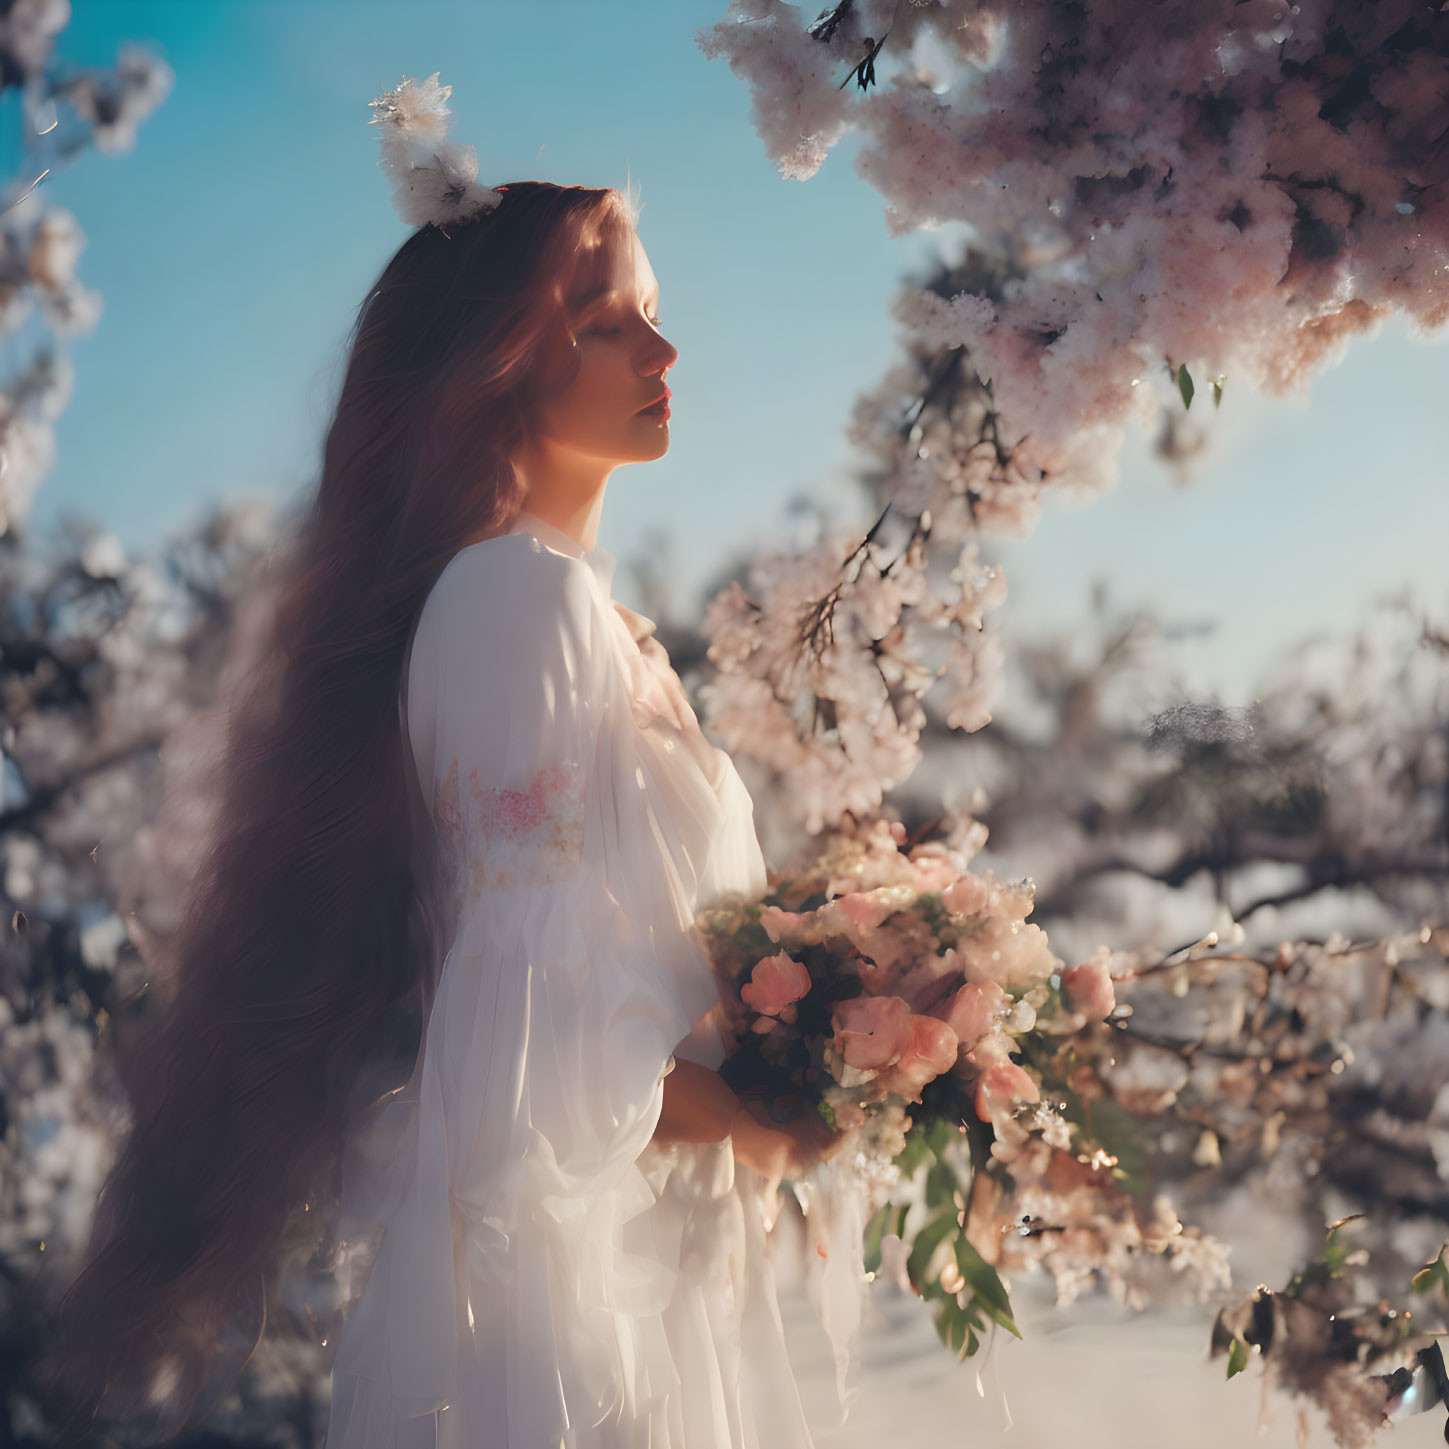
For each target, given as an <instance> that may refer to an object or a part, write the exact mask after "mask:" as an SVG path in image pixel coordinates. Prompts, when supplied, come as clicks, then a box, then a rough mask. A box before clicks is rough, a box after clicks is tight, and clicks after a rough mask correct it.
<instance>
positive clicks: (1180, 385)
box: [1177, 363, 1196, 408]
mask: <svg viewBox="0 0 1449 1449" xmlns="http://www.w3.org/2000/svg"><path fill="white" fill-rule="evenodd" d="M1177 390H1178V392H1180V393H1181V394H1182V405H1183V407H1185V408H1190V407H1191V406H1192V395H1193V393H1194V392H1195V391H1196V389H1195V388H1194V387H1193V385H1192V374H1191V373H1190V372H1188V370H1187V364H1186V363H1184V364H1183V365H1182V366H1181V367H1179V368H1178V369H1177Z"/></svg>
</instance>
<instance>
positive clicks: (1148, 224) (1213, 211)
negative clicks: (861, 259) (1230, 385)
mask: <svg viewBox="0 0 1449 1449" xmlns="http://www.w3.org/2000/svg"><path fill="white" fill-rule="evenodd" d="M803 20H804V12H802V11H801V10H800V9H799V8H797V7H796V6H793V5H786V4H782V3H779V0H732V3H731V4H730V5H729V7H728V10H727V12H726V16H725V18H724V19H723V20H722V21H721V22H720V23H718V24H716V25H715V26H713V27H711V29H710V30H709V32H708V33H704V34H701V35H700V37H699V38H698V39H699V44H700V45H701V47H702V48H703V49H704V51H705V54H706V55H708V56H711V57H718V56H723V57H726V58H728V60H729V63H730V66H731V68H732V69H733V70H734V72H735V73H736V74H737V75H739V76H741V77H742V78H743V79H744V80H745V81H746V83H747V84H748V85H749V87H750V90H751V95H752V99H753V103H754V109H753V119H754V122H755V125H756V128H757V130H758V131H759V133H760V136H761V139H762V140H763V141H764V143H765V146H766V148H767V150H768V152H769V154H770V156H771V157H772V158H773V159H774V160H775V161H776V162H777V164H778V165H779V167H780V170H781V173H782V174H783V175H785V176H787V177H792V178H795V179H799V180H805V179H807V178H808V177H810V176H812V175H813V174H814V173H815V171H816V170H817V169H818V168H819V166H820V165H821V164H822V163H823V161H824V158H825V155H826V153H827V152H828V151H829V149H830V148H831V146H833V145H834V144H835V143H836V142H837V141H838V140H839V139H840V137H841V136H842V135H844V134H845V132H846V131H847V130H849V129H857V130H859V131H860V132H861V133H862V135H863V138H864V141H863V146H862V149H861V151H860V154H859V157H858V159H857V161H856V170H857V171H858V172H859V174H860V175H861V176H862V177H863V178H864V179H865V180H867V181H868V182H870V183H871V185H873V186H874V187H875V188H876V189H877V190H878V191H879V192H880V193H881V194H882V196H883V197H884V198H885V200H886V203H887V212H886V215H887V222H888V225H889V228H890V231H891V233H892V234H893V235H900V234H902V233H905V232H907V231H911V230H916V229H920V228H933V227H937V226H940V225H941V224H943V223H946V222H961V223H965V224H967V225H968V226H969V227H970V228H971V229H972V232H973V233H974V234H975V235H976V236H977V237H979V238H980V244H981V245H982V247H983V248H984V249H985V250H987V251H990V252H992V253H997V254H1000V255H1002V256H1003V257H1006V258H1008V259H1010V260H1011V261H1012V262H1013V263H1014V264H1015V267H1016V270H1017V271H1018V272H1019V275H1017V276H1015V277H1013V278H1011V279H1010V280H1008V281H1007V283H1006V284H1005V285H1004V286H1003V287H1001V288H1000V289H998V290H997V292H996V293H995V294H992V293H990V292H984V291H971V290H962V291H961V292H960V293H958V294H957V295H954V296H949V297H940V296H935V295H932V294H929V293H926V292H921V293H918V294H917V295H916V296H915V297H914V298H913V299H912V300H911V301H910V302H909V303H907V304H906V305H904V306H903V308H902V311H901V316H902V320H903V321H905V322H906V323H907V325H908V326H909V327H910V328H911V329H913V330H914V331H915V332H917V333H918V334H920V335H921V337H922V338H923V340H926V341H934V342H939V343H942V344H944V345H948V346H955V347H965V348H966V349H967V350H968V351H969V352H970V354H971V358H972V364H973V366H974V367H975V369H976V370H977V372H978V373H980V375H981V376H982V377H983V378H985V379H988V380H989V381H990V383H991V385H992V388H993V391H994V394H995V399H996V402H997V404H998V406H999V407H1000V408H1001V411H1002V413H1003V416H1004V417H1005V418H1007V419H1009V420H1010V422H1011V427H1010V429H1009V430H1008V434H1009V437H1010V438H1011V439H1013V440H1014V439H1016V438H1020V437H1024V436H1028V435H1030V436H1031V437H1033V438H1036V439H1039V440H1047V441H1050V442H1053V443H1070V442H1071V441H1072V440H1074V439H1075V437H1076V435H1077V434H1078V432H1079V431H1080V430H1081V429H1083V428H1095V427H1099V426H1101V425H1103V424H1113V423H1118V422H1121V421H1122V420H1124V419H1126V418H1127V417H1129V416H1130V415H1132V414H1134V413H1135V412H1138V411H1139V410H1141V409H1143V408H1146V409H1148V410H1150V408H1151V404H1150V403H1149V402H1148V401H1147V398H1146V390H1145V389H1143V388H1142V387H1141V386H1140V384H1142V383H1143V382H1144V381H1145V380H1146V379H1147V378H1148V377H1149V376H1150V375H1151V374H1153V373H1155V372H1156V371H1157V370H1159V369H1160V368H1161V367H1162V365H1163V364H1164V362H1167V363H1170V364H1172V365H1173V366H1174V367H1177V366H1181V365H1184V364H1186V365H1188V366H1190V367H1191V368H1192V370H1193V371H1194V372H1196V373H1197V374H1198V375H1199V376H1200V377H1202V378H1205V379H1212V378H1217V377H1221V376H1224V375H1227V376H1231V377H1233V378H1234V380H1235V381H1236V380H1238V379H1241V381H1242V382H1243V383H1245V384H1250V385H1253V386H1264V387H1269V388H1274V389H1281V388H1286V387H1289V386H1292V385H1295V384H1297V383H1300V382H1301V381H1303V380H1304V379H1305V378H1306V377H1307V375H1308V374H1309V373H1311V372H1312V371H1313V370H1314V369H1316V368H1317V367H1319V366H1320V365H1322V364H1323V363H1324V362H1325V361H1326V360H1328V359H1329V358H1331V357H1332V356H1334V355H1336V354H1337V353H1338V352H1339V351H1341V348H1342V345H1343V342H1344V340H1345V339H1346V338H1347V337H1348V336H1349V335H1350V334H1352V333H1354V332H1357V331H1360V330H1362V329H1364V328H1365V327H1368V326H1371V325H1372V324H1373V323H1375V322H1376V321H1378V320H1379V319H1380V318H1382V317H1384V316H1386V315H1387V314H1388V313H1389V312H1391V311H1393V310H1395V309H1400V310H1402V311H1404V312H1405V313H1407V314H1408V315H1409V316H1410V317H1411V318H1412V319H1414V321H1416V322H1417V323H1418V324H1419V325H1421V326H1422V327H1424V328H1426V329H1428V328H1436V327H1438V326H1440V325H1442V323H1443V322H1444V321H1445V319H1446V317H1449V198H1445V197H1444V196H1443V194H1442V186H1441V185H1439V184H1438V183H1439V182H1440V181H1441V179H1442V144H1443V142H1442V134H1443V96H1444V92H1445V87H1446V84H1449V57H1446V53H1445V47H1444V38H1445V33H1446V26H1449V19H1446V17H1445V16H1444V15H1443V14H1442V13H1441V12H1439V11H1438V10H1437V8H1429V7H1424V6H1421V5H1418V4H1416V3H1413V0H1386V3H1381V4H1376V5H1372V6H1363V5H1353V4H1341V3H1340V4H1336V3H1333V0H1308V3H1299V4H1291V5H1290V4H1281V3H1278V0H1247V3H1243V0H1208V3H1188V0H1166V3H1155V4H1151V5H1144V4H1142V3H1141V0H1091V3H1088V4H1085V5H1080V6H1074V7H1070V8H1062V7H1057V6H1050V5H1040V6H1020V5H1014V4H1007V3H1004V0H908V3H896V0H842V3H840V4H837V5H835V6H834V7H832V8H830V9H828V10H827V11H826V12H824V13H823V14H822V15H821V16H820V18H819V19H818V20H817V21H816V22H815V23H814V24H813V25H805V24H803V23H802V22H803ZM872 55H874V59H873V60H872V64H871V70H870V71H869V72H866V71H865V69H864V62H865V61H866V59H867V57H870V56H872ZM888 61H890V62H891V63H892V67H893V68H892V69H891V73H890V75H889V80H888V83H886V84H880V83H876V85H875V87H874V89H873V90H872V89H870V86H869V83H870V82H871V81H872V80H874V74H873V71H874V64H875V63H877V62H878V63H879V64H880V65H881V67H882V68H883V70H884V69H885V68H886V66H887V62H888ZM852 79H854V81H855V83H856V88H858V91H859V93H856V89H853V88H852V87H851V86H850V85H848V84H847V85H844V86H842V82H843V81H846V82H848V81H850V80H852ZM1139 394H1142V395H1141V396H1139Z"/></svg>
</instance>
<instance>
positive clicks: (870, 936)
mask: <svg viewBox="0 0 1449 1449" xmlns="http://www.w3.org/2000/svg"><path fill="white" fill-rule="evenodd" d="M769 885H770V888H769V890H768V891H767V893H766V894H765V896H764V897H763V898H762V899H761V900H759V901H752V902H740V903H735V904H731V905H727V906H722V907H720V908H718V909H715V910H711V911H706V912H704V913H703V914H702V915H701V917H700V928H701V933H702V936H703V939H704V941H705V944H706V946H707V948H708V950H709V953H710V956H711V960H712V962H713V965H714V969H715V972H716V975H717V978H718V985H719V989H720V997H721V1001H722V1004H723V1012H724V1018H725V1026H724V1035H725V1044H726V1053H727V1055H726V1059H725V1061H724V1063H723V1065H722V1066H721V1068H720V1074H721V1076H723V1077H724V1079H725V1080H726V1081H727V1082H728V1083H729V1085H730V1086H731V1087H732V1088H733V1089H734V1090H735V1092H736V1093H737V1094H738V1095H739V1096H740V1097H741V1098H742V1099H743V1100H744V1101H746V1102H747V1103H759V1104H763V1107H764V1108H765V1110H766V1111H767V1112H768V1115H769V1116H770V1117H771V1118H772V1119H773V1120H774V1121H775V1122H777V1123H781V1124H783V1123H786V1122H789V1121H791V1120H792V1119H793V1120H798V1119H799V1118H800V1117H801V1115H802V1114H807V1113H817V1114H818V1115H819V1116H820V1118H822V1119H823V1121H824V1123H825V1124H826V1126H827V1127H828V1128H829V1129H832V1130H833V1131H834V1132H835V1133H838V1134H841V1140H837V1142H836V1148H837V1150H839V1149H840V1148H841V1147H843V1148H844V1149H845V1157H846V1160H847V1161H848V1162H850V1163H851V1165H852V1166H853V1168H854V1170H855V1171H856V1173H857V1177H858V1183H859V1189H860V1191H861V1193H862V1194H863V1195H864V1196H865V1198H866V1199H867V1202H866V1205H865V1213H866V1214H867V1215H868V1217H869V1221H868V1223H867V1227H866V1231H865V1236H864V1242H863V1245H862V1246H863V1252H862V1263H861V1267H862V1269H863V1273H864V1276H865V1277H867V1278H869V1277H873V1276H874V1275H875V1274H876V1273H877V1272H878V1271H880V1270H881V1269H882V1266H883V1264H887V1258H889V1262H888V1264H887V1268H888V1271H890V1272H891V1273H892V1274H893V1276H894V1277H895V1278H896V1280H897V1281H898V1282H899V1283H901V1284H902V1285H903V1286H909V1288H910V1289H911V1290H913V1291H914V1292H916V1293H918V1294H920V1295H921V1296H922V1297H924V1298H927V1299H929V1300H932V1301H933V1302H934V1305H935V1310H936V1311H935V1316H936V1325H937V1329H938V1332H939V1333H940V1335H941V1337H942V1339H943V1341H944V1342H946V1343H947V1344H948V1345H949V1346H950V1347H952V1348H953V1349H954V1350H955V1351H956V1353H957V1356H958V1359H964V1358H965V1357H967V1356H968V1355H969V1354H971V1353H973V1352H975V1350H976V1348H977V1347H978V1344H979V1335H980V1333H981V1331H982V1330H983V1329H984V1328H985V1326H986V1324H987V1322H988V1321H990V1322H994V1323H996V1324H999V1325H1001V1326H1002V1327H1004V1328H1006V1329H1007V1330H1009V1331H1010V1332H1012V1333H1017V1328H1016V1325H1015V1323H1014V1321H1013V1319H1012V1314H1011V1306H1010V1301H1009V1298H1008V1295H1007V1291H1006V1288H1005V1286H1004V1284H1003V1282H1002V1280H1001V1277H1000V1273H999V1272H998V1269H1003V1270H1004V1269H1007V1268H1011V1267H1016V1266H1025V1265H1028V1264H1030V1263H1035V1262H1044V1263H1045V1264H1046V1265H1047V1266H1048V1267H1050V1268H1051V1269H1052V1270H1053V1272H1054V1274H1055V1276H1056V1279H1057V1284H1058V1290H1059V1295H1060V1296H1061V1297H1062V1298H1063V1299H1068V1298H1070V1297H1072V1296H1075V1293H1076V1292H1077V1291H1078V1290H1079V1287H1080V1285H1081V1284H1082V1283H1084V1282H1085V1281H1087V1280H1089V1279H1090V1278H1091V1277H1092V1276H1093V1275H1094V1274H1095V1273H1097V1272H1098V1271H1099V1270H1101V1269H1103V1268H1106V1269H1107V1277H1108V1283H1109V1286H1111V1287H1113V1288H1114V1289H1116V1290H1117V1291H1118V1296H1119V1297H1123V1298H1124V1299H1126V1300H1130V1298H1131V1288H1130V1284H1129V1281H1128V1278H1129V1275H1128V1274H1127V1273H1125V1272H1124V1271H1123V1270H1124V1269H1125V1268H1126V1267H1127V1259H1128V1258H1129V1256H1130V1255H1136V1254H1139V1253H1140V1251H1141V1250H1145V1251H1146V1252H1147V1253H1149V1254H1153V1253H1156V1254H1163V1253H1174V1254H1178V1255H1182V1256H1184V1257H1188V1256H1191V1255H1192V1254H1193V1253H1194V1252H1196V1254H1197V1258H1198V1262H1197V1266H1198V1267H1200V1268H1202V1269H1204V1270H1205V1271H1204V1273H1203V1276H1204V1277H1205V1278H1207V1279H1209V1280H1211V1281H1212V1282H1214V1283H1223V1284H1225V1281H1226V1268H1225V1264H1224V1261H1223V1256H1222V1253H1221V1252H1220V1251H1218V1250H1217V1247H1216V1245H1215V1244H1212V1243H1211V1240H1206V1239H1200V1238H1199V1237H1198V1236H1197V1235H1196V1234H1195V1233H1193V1232H1192V1230H1191V1229H1186V1230H1185V1229H1184V1228H1183V1226H1182V1224H1181V1223H1179V1222H1178V1221H1177V1218H1176V1215H1175V1214H1174V1213H1173V1211H1172V1209H1171V1207H1170V1205H1169V1204H1168V1203H1167V1202H1166V1200H1165V1199H1163V1198H1157V1199H1156V1200H1154V1201H1152V1202H1149V1203H1146V1204H1143V1203H1141V1202H1139V1201H1138V1200H1137V1198H1138V1197H1140V1193H1139V1192H1138V1189H1139V1188H1140V1186H1141V1184H1140V1182H1138V1181H1137V1180H1136V1179H1135V1178H1134V1175H1133V1173H1134V1165H1135V1163H1134V1156H1133V1148H1134V1143H1133V1140H1132V1131H1131V1129H1130V1126H1129V1125H1127V1124H1126V1123H1124V1121H1123V1118H1124V1116H1125V1114H1122V1113H1120V1112H1116V1113H1113V1112H1111V1111H1110V1109H1111V1108H1112V1106H1113V1104H1112V1103H1111V1102H1110V1101H1106V1102H1102V1101H1101V1098H1102V1094H1101V1093H1100V1092H1099V1091H1096V1090H1094V1088H1093V1086H1092V1077H1093V1073H1092V1071H1091V1065H1090V1064H1091V1062H1092V1060H1093V1059H1094V1058H1095V1057H1096V1056H1098V1055H1100V1049H1101V1048H1102V1047H1103V1046H1106V1047H1107V1048H1110V1046H1111V1037H1112V1035H1113V1033H1112V1032H1111V1029H1110V1027H1109V1026H1108V1025H1106V1024H1105V1023H1106V1020H1107V1018H1109V1017H1111V1016H1112V1014H1113V1012H1114V1008H1115V1006H1116V1000H1115V990H1114V985H1113V977H1112V970H1111V967H1112V958H1111V955H1110V953H1109V952H1107V951H1106V949H1105V948H1103V949H1102V950H1099V951H1098V953H1097V954H1096V956H1094V957H1093V958H1092V959H1091V960H1089V961H1086V962H1083V963H1080V964H1078V965H1075V966H1073V967H1071V968H1070V969H1067V968H1066V967H1065V963H1064V962H1062V961H1061V960H1060V959H1058V958H1057V957H1056V956H1054V955H1053V954H1052V952H1051V950H1050V948H1049V946H1048V942H1047V937H1046V934H1045V932H1043V931H1042V930H1041V929H1040V928H1039V927H1038V926H1036V925H1034V924H1031V923H1029V922H1028V921H1027V919H1026V918H1027V917H1028V916H1029V915H1030V913H1031V909H1032V898H1033V889H1034V888H1033V885H1032V883H1031V881H1029V880H1026V881H1021V882H1014V883H1006V882H998V881H997V880H996V879H995V878H994V876H993V875H992V874H990V873H988V874H987V875H986V876H985V877H984V878H983V877H981V876H978V875H975V874H972V873H971V872H970V871H969V870H968V869H967V863H966V858H965V857H964V856H963V855H962V854H961V853H960V852H959V851H957V850H954V849H952V848H950V847H949V846H948V845H946V844H945V843H943V842H939V841H932V842H928V843H924V844H920V843H911V842H909V841H908V840H907V838H906V833H905V830H904V827H903V826H902V825H900V824H899V823H898V822H889V821H886V820H874V821H869V822H864V823H861V824H858V825H856V826H854V827H853V828H848V829H846V830H845V831H843V832H841V833H838V834H836V835H834V836H832V837H830V838H829V839H828V841H827V842H826V848H825V849H824V851H823V852H822V854H821V855H820V856H819V858H818V859H817V860H816V861H814V863H813V864H811V865H809V866H808V868H806V869H804V870H801V871H797V872H795V873H793V874H784V873H777V874H775V875H772V877H771V879H770V883H769ZM1018 1058H1019V1059H1020V1060H1018ZM1094 1102H1096V1103H1098V1104H1100V1106H1101V1107H1104V1108H1106V1109H1109V1110H1108V1111H1106V1112H1105V1114H1104V1119H1103V1120H1102V1121H1100V1122H1094V1121H1093V1110H1092V1109H1093V1105H1094ZM1118 1139H1120V1140H1118ZM1137 1156H1138V1157H1140V1152H1138V1153H1137ZM805 1188H806V1191H807V1192H808V1184H805ZM800 1190H801V1184H796V1191H797V1194H798V1193H799V1192H800ZM803 1205H804V1200H803V1198H802V1206H803ZM1132 1266H1133V1267H1135V1262H1134V1263H1133V1265H1132ZM1174 1266H1181V1265H1180V1264H1175V1265H1174ZM1018 1336H1019V1334H1018Z"/></svg>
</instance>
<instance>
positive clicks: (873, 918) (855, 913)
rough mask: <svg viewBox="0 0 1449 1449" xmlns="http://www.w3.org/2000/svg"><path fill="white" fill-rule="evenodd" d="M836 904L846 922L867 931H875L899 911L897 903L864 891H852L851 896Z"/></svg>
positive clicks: (843, 897)
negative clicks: (886, 919) (888, 917)
mask: <svg viewBox="0 0 1449 1449" xmlns="http://www.w3.org/2000/svg"><path fill="white" fill-rule="evenodd" d="M835 904H836V905H837V906H838V907H839V909H840V912H841V914H842V915H844V916H845V918H846V920H848V921H849V922H850V923H851V924H852V925H855V926H860V927H862V928H863V929H865V930H867V931H873V930H874V929H875V928H876V927H877V926H878V925H880V923H881V922H882V921H883V920H885V918H886V917H887V916H889V915H891V914H892V913H893V912H894V911H895V910H896V909H897V906H896V903H895V902H893V901H884V900H881V899H879V897H872V896H870V895H867V894H866V893H865V892H864V891H852V892H851V893H850V894H849V895H844V896H841V897H840V899H839V900H838V901H836V903H835Z"/></svg>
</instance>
